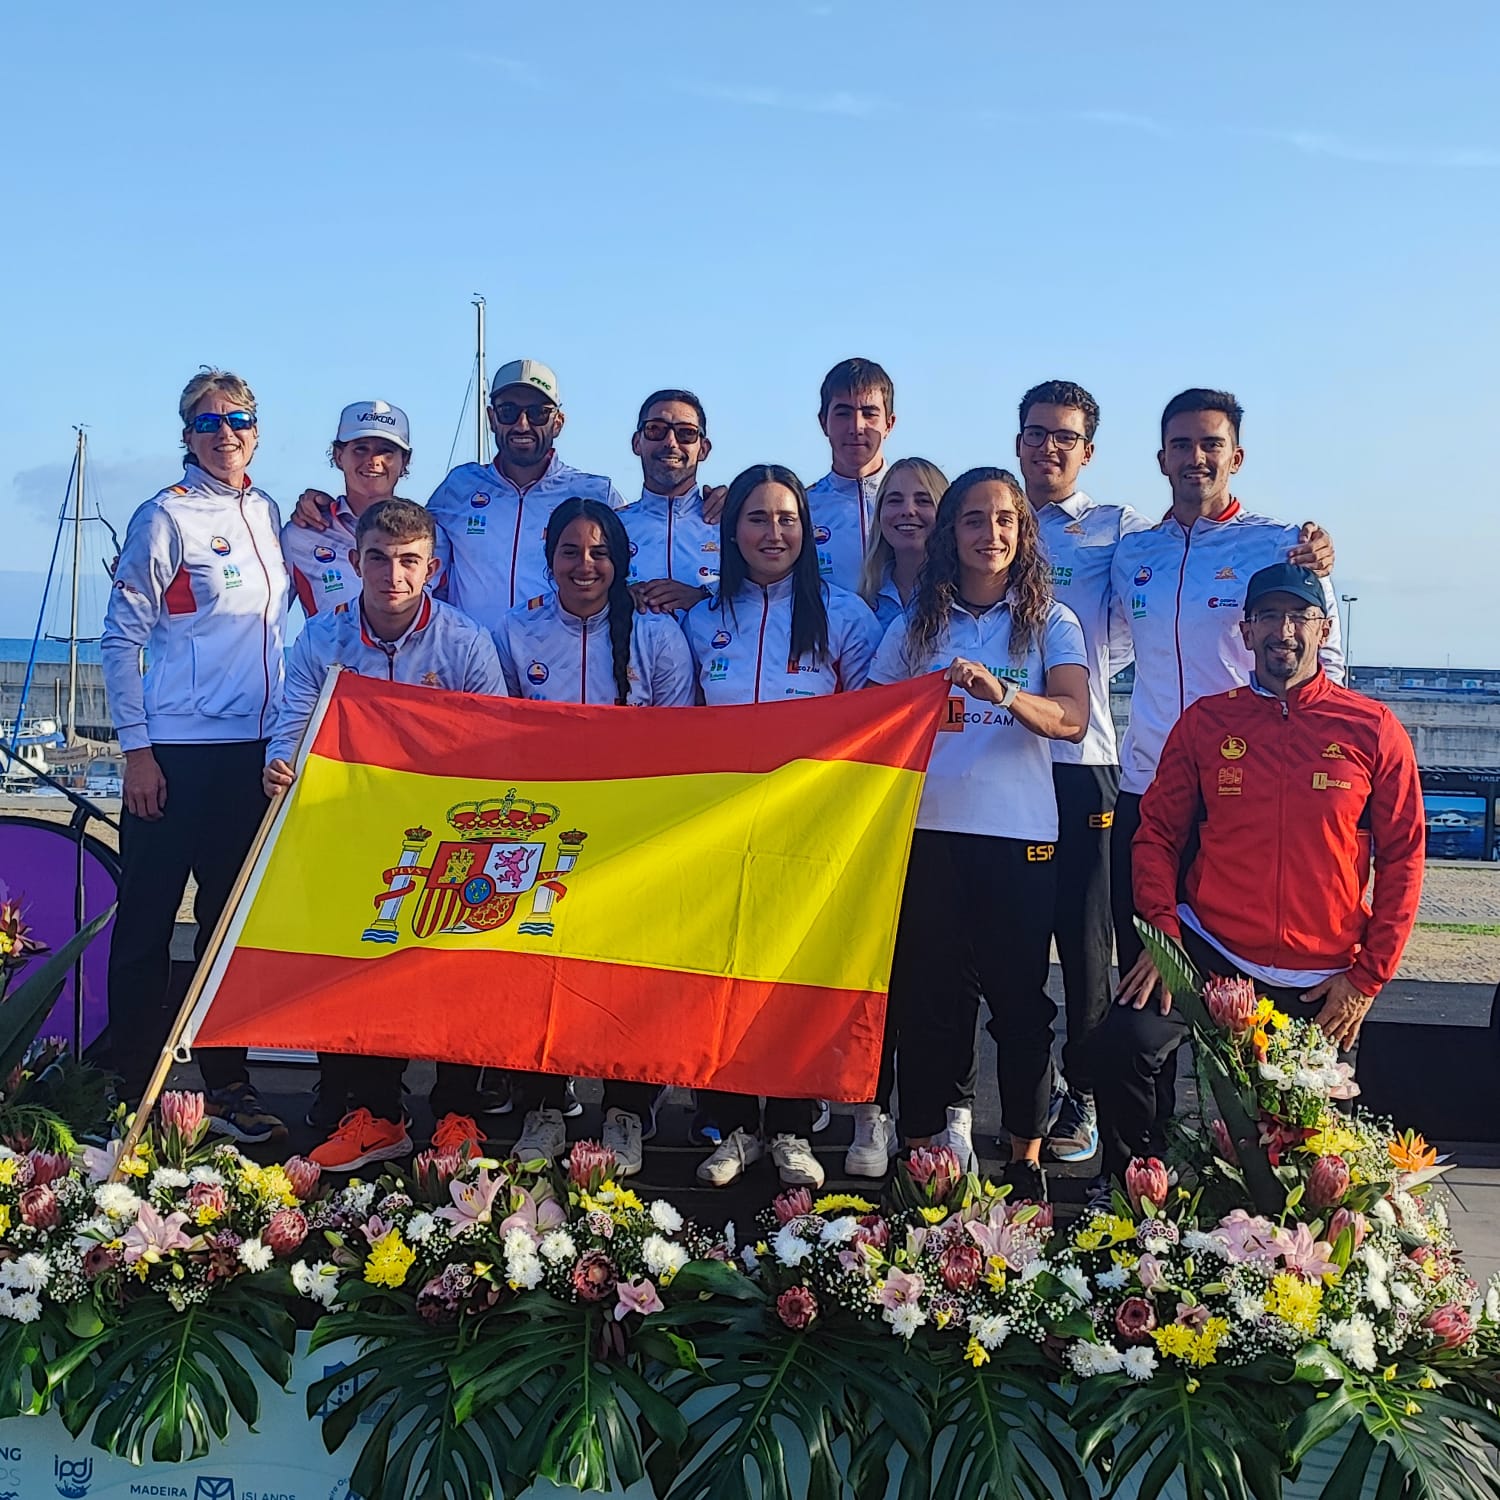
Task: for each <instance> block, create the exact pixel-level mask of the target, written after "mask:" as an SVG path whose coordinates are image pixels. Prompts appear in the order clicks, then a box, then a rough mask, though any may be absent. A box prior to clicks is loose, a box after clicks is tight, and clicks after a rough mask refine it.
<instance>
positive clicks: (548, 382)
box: [490, 359, 562, 406]
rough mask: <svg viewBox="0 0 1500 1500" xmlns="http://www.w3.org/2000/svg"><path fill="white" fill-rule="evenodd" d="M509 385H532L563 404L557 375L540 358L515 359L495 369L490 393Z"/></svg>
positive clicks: (559, 403) (493, 393)
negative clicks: (558, 388) (559, 393)
mask: <svg viewBox="0 0 1500 1500" xmlns="http://www.w3.org/2000/svg"><path fill="white" fill-rule="evenodd" d="M508 385H529V386H532V387H534V388H535V389H536V390H539V391H540V392H541V393H542V394H543V395H544V396H546V397H548V398H549V399H550V400H552V401H555V402H556V403H557V405H559V406H561V405H562V397H561V396H560V395H558V392H557V376H556V375H555V374H554V373H553V371H552V367H551V365H544V364H543V363H542V362H541V360H539V359H513V360H511V361H510V363H509V364H504V365H501V366H500V368H499V369H498V370H496V371H495V378H494V381H493V382H492V383H491V385H490V395H491V396H493V395H495V394H496V392H498V391H503V390H504V389H505V387H506V386H508Z"/></svg>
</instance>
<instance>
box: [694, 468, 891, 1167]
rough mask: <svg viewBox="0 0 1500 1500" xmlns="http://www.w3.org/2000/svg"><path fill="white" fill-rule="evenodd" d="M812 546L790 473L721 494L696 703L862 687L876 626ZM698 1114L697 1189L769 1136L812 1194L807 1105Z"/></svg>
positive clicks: (745, 1162) (711, 1108)
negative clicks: (710, 1138) (707, 1139)
mask: <svg viewBox="0 0 1500 1500" xmlns="http://www.w3.org/2000/svg"><path fill="white" fill-rule="evenodd" d="M812 537H813V527H812V517H811V516H810V515H809V513H808V508H807V493H806V491H805V490H804V489H803V488H802V481H801V480H799V479H798V478H797V476H796V475H795V474H793V473H792V471H791V470H790V469H786V468H783V467H782V466H781V465H780V464H758V465H756V466H755V467H753V468H749V469H746V470H745V471H744V473H742V474H740V475H738V476H737V477H736V478H735V480H734V482H733V483H732V484H731V485H730V486H729V493H728V495H727V496H726V497H725V501H724V513H723V515H722V516H721V517H720V518H719V590H718V593H717V594H715V595H714V597H713V598H712V599H705V600H704V601H703V603H702V604H699V605H698V606H696V607H695V608H694V609H693V610H692V611H691V612H690V613H689V615H688V618H687V637H688V644H689V645H690V646H691V647H692V651H693V660H694V663H695V664H696V667H697V673H698V696H699V699H700V700H701V701H702V702H704V703H706V704H710V705H718V704H725V703H782V702H785V701H786V700H787V699H789V698H818V697H823V696H825V695H827V694H829V693H839V692H846V691H849V690H852V689H854V688H858V687H863V686H864V682H865V678H866V676H867V675H868V673H869V669H870V661H871V657H872V656H873V654H874V650H875V646H876V644H877V642H878V641H879V638H880V629H879V626H878V625H877V624H876V621H875V617H874V615H872V614H871V613H870V611H869V609H868V608H867V607H866V606H865V604H864V602H863V601H862V600H861V599H860V598H859V597H858V596H857V595H855V594H851V593H848V592H846V591H845V590H843V589H839V588H835V587H833V586H832V585H830V584H825V583H823V582H822V581H821V580H820V579H819V577H818V554H817V549H816V547H815V546H814V545H813V540H812ZM768 732H771V733H774V729H770V728H769V727H768ZM700 1105H701V1107H702V1109H703V1112H704V1113H705V1114H708V1115H710V1116H711V1117H712V1118H713V1119H714V1120H715V1121H716V1122H717V1124H718V1126H719V1129H720V1132H721V1139H720V1143H719V1146H718V1148H717V1149H716V1150H715V1151H714V1152H713V1154H712V1155H711V1156H709V1157H708V1158H707V1159H706V1160H704V1161H702V1162H700V1163H699V1165H698V1178H699V1180H700V1181H701V1182H705V1183H708V1184H709V1185H710V1186H713V1187H726V1186H728V1184H729V1183H731V1182H733V1181H734V1180H735V1179H736V1178H738V1177H739V1176H740V1175H741V1174H742V1173H743V1172H744V1170H745V1168H746V1167H747V1166H749V1165H750V1164H751V1163H753V1162H756V1161H759V1160H760V1158H761V1157H762V1156H764V1155H765V1150H766V1146H765V1141H766V1138H767V1137H769V1138H770V1144H771V1156H772V1159H773V1160H774V1162H775V1164H776V1170H777V1172H778V1173H779V1174H780V1177H781V1180H782V1182H783V1183H786V1184H788V1185H789V1186H807V1187H821V1186H822V1184H823V1168H822V1165H821V1164H820V1163H819V1161H818V1159H817V1157H816V1156H814V1155H813V1151H812V1146H811V1145H810V1144H809V1137H810V1135H811V1132H812V1127H813V1118H814V1113H815V1102H814V1101H813V1100H811V1099H778V1098H768V1099H767V1100H766V1106H765V1129H764V1132H762V1130H761V1128H760V1119H761V1110H760V1101H759V1100H758V1099H756V1098H755V1097H753V1096H751V1095H746V1094H726V1093H718V1092H708V1091H703V1092H700Z"/></svg>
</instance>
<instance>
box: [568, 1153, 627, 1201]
mask: <svg viewBox="0 0 1500 1500" xmlns="http://www.w3.org/2000/svg"><path fill="white" fill-rule="evenodd" d="M614 1170H615V1153H614V1152H613V1151H611V1150H610V1149H609V1147H607V1146H601V1145H599V1144H598V1142H597V1141H575V1142H574V1144H573V1149H572V1151H570V1152H569V1153H568V1181H569V1182H571V1183H572V1184H573V1186H574V1187H576V1188H578V1189H579V1190H580V1191H581V1192H585V1193H596V1192H598V1191H599V1184H600V1183H601V1182H604V1181H605V1180H606V1179H607V1178H608V1177H610V1176H612V1175H613V1173H614Z"/></svg>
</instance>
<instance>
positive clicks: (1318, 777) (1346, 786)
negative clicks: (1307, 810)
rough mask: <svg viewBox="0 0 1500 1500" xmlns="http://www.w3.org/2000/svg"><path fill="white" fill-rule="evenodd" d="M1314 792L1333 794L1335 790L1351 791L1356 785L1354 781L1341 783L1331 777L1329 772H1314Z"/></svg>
mask: <svg viewBox="0 0 1500 1500" xmlns="http://www.w3.org/2000/svg"><path fill="white" fill-rule="evenodd" d="M1312 776H1313V783H1312V784H1313V790H1314V791H1315V792H1331V791H1333V790H1335V789H1337V790H1339V791H1343V792H1347V791H1349V790H1350V789H1351V788H1352V787H1353V785H1354V783H1353V782H1352V781H1339V780H1337V779H1336V778H1334V777H1332V776H1330V775H1329V774H1328V772H1327V771H1314V772H1313V773H1312Z"/></svg>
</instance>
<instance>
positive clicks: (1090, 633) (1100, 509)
mask: <svg viewBox="0 0 1500 1500" xmlns="http://www.w3.org/2000/svg"><path fill="white" fill-rule="evenodd" d="M1036 519H1037V526H1038V529H1039V530H1040V532H1041V537H1042V547H1043V549H1044V550H1045V552H1046V553H1047V557H1048V559H1049V560H1050V561H1051V563H1052V592H1053V594H1054V595H1055V596H1056V598H1057V601H1058V603H1059V604H1065V605H1066V606H1067V607H1068V608H1069V609H1070V610H1072V611H1073V613H1074V614H1075V615H1076V616H1077V617H1078V623H1079V624H1080V625H1081V626H1082V627H1083V647H1084V650H1085V651H1086V652H1087V653H1088V658H1089V730H1088V733H1087V734H1086V735H1084V737H1083V739H1082V740H1080V741H1079V742H1078V743H1077V744H1076V745H1075V744H1073V743H1072V742H1071V741H1068V740H1053V741H1052V742H1051V744H1052V759H1053V760H1055V761H1058V762H1059V763H1061V764H1064V765H1074V766H1076V765H1085V766H1117V765H1119V763H1120V750H1119V746H1118V745H1117V743H1116V741H1115V721H1114V717H1113V715H1111V713H1110V711H1109V680H1110V678H1111V677H1113V676H1114V674H1115V673H1116V672H1118V671H1119V670H1120V669H1121V668H1122V667H1124V666H1125V665H1127V664H1128V663H1129V661H1130V660H1131V657H1132V654H1133V653H1132V650H1131V645H1130V626H1129V624H1128V623H1127V622H1126V619H1125V611H1124V609H1123V607H1121V605H1120V604H1119V602H1118V601H1117V599H1116V597H1115V593H1114V588H1113V585H1112V583H1111V581H1110V569H1111V565H1112V564H1113V562H1114V558H1115V548H1116V547H1117V546H1118V545H1119V542H1120V538H1121V537H1122V536H1128V535H1129V534H1130V533H1131V532H1133V531H1146V530H1148V529H1149V528H1150V526H1151V524H1152V523H1151V522H1150V521H1149V520H1148V519H1147V518H1146V517H1145V516H1143V515H1142V514H1141V513H1140V512H1139V511H1138V510H1132V509H1131V508H1130V506H1128V505H1101V504H1100V503H1099V502H1098V501H1097V500H1095V499H1093V498H1092V497H1091V496H1089V495H1086V494H1084V492H1083V491H1082V490H1079V491H1077V493H1075V494H1072V495H1070V496H1068V498H1067V499H1066V500H1056V501H1054V502H1053V503H1052V504H1051V505H1044V506H1042V508H1041V509H1040V510H1038V511H1037V512H1036Z"/></svg>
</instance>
